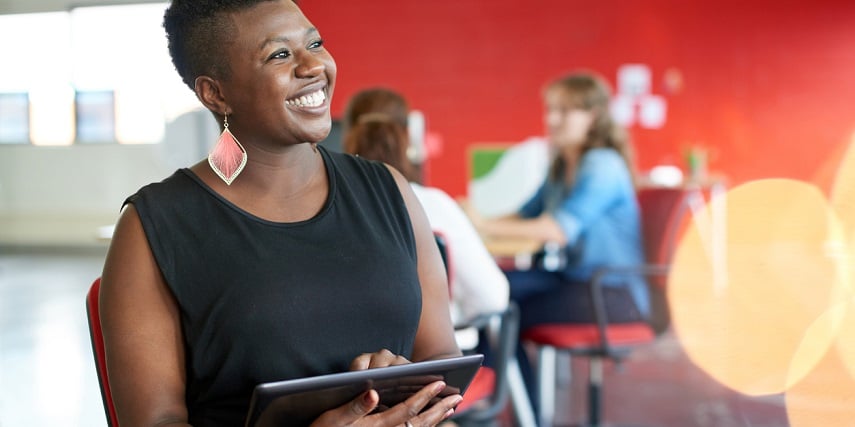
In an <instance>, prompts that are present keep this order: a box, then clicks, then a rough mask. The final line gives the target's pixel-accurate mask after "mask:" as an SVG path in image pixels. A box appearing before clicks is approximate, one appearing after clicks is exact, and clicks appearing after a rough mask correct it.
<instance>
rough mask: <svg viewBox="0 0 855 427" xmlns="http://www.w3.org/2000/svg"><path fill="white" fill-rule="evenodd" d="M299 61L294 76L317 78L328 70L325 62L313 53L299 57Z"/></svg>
mask: <svg viewBox="0 0 855 427" xmlns="http://www.w3.org/2000/svg"><path fill="white" fill-rule="evenodd" d="M298 60H299V63H298V65H297V68H296V69H295V70H294V74H295V75H296V76H297V77H299V78H306V77H315V76H317V75H320V74H321V73H323V72H324V70H325V69H326V66H325V65H324V62H323V61H321V60H320V58H318V57H316V56H315V55H312V54H311V53H304V54H302V55H299V56H298Z"/></svg>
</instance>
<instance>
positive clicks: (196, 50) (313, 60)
mask: <svg viewBox="0 0 855 427" xmlns="http://www.w3.org/2000/svg"><path fill="white" fill-rule="evenodd" d="M164 27H165V29H166V32H167V36H168V39H169V51H170V54H171V56H172V59H173V62H174V64H175V67H176V69H177V70H178V73H179V74H180V75H181V78H182V80H183V81H184V83H185V84H186V85H187V86H188V87H189V88H190V89H192V90H193V91H194V92H195V94H196V96H197V97H198V99H199V100H200V101H201V102H202V104H203V105H204V106H205V107H206V108H207V109H208V110H210V111H211V113H212V114H213V115H214V117H215V118H216V119H217V120H218V121H219V122H220V123H222V131H223V133H222V136H221V137H220V141H219V142H218V146H217V147H215V149H214V150H213V151H212V155H211V156H209V159H208V160H202V161H200V162H198V163H196V164H195V165H193V166H191V167H189V168H186V169H181V170H179V171H178V172H176V173H175V174H173V175H172V176H170V177H168V178H166V179H165V180H163V181H162V182H159V183H154V184H150V185H148V186H145V187H143V188H142V189H140V190H139V191H138V192H137V193H135V194H133V195H132V196H131V197H129V198H128V199H127V200H126V201H125V203H124V209H123V212H122V214H121V217H120V219H119V222H118V223H117V226H116V230H115V234H114V236H113V239H112V241H111V244H110V250H109V253H108V256H107V260H106V263H105V266H104V272H103V280H102V282H101V305H100V306H101V319H102V324H103V329H104V343H105V351H106V355H107V360H108V371H109V376H110V381H111V388H112V394H113V399H114V402H115V405H116V411H117V413H118V416H119V419H120V423H121V424H122V425H163V424H170V425H186V424H188V423H189V424H193V425H205V426H218V425H240V424H242V423H243V422H244V418H245V416H246V412H247V409H248V405H249V399H250V395H251V393H252V390H253V388H254V387H255V385H256V384H258V383H261V382H270V381H279V380H286V379H293V378H301V377H306V376H313V375H322V374H329V373H334V372H340V371H346V370H359V369H367V368H375V367H381V366H387V365H395V364H403V363H409V362H410V361H422V360H428V359H437V358H446V357H451V356H456V355H459V354H460V351H459V349H458V348H457V345H456V344H455V341H454V335H453V329H452V326H451V321H450V316H449V313H448V292H447V283H446V278H445V275H444V273H443V271H444V269H443V266H442V261H441V258H440V256H439V253H438V250H437V248H436V245H435V244H434V238H433V234H432V232H431V229H430V226H429V224H428V221H427V219H426V217H425V214H424V212H423V211H422V210H421V207H420V206H419V204H418V202H417V201H416V199H415V196H414V195H413V193H412V190H411V189H410V188H409V185H408V183H407V182H406V180H405V179H404V178H403V177H402V176H401V175H400V174H399V173H398V172H396V171H395V170H393V169H391V168H388V167H386V166H384V165H382V164H380V163H376V162H369V161H366V160H363V159H359V158H356V157H352V156H349V155H345V154H339V153H332V152H328V151H326V150H325V149H324V148H322V147H318V146H317V143H318V142H319V141H321V140H322V139H323V138H325V137H326V136H327V134H328V133H329V131H330V126H331V120H330V98H331V96H332V94H333V88H334V87H335V77H336V66H335V62H334V61H333V58H332V56H331V55H330V54H329V52H327V50H326V48H325V47H324V44H323V39H322V38H321V35H320V32H319V31H318V30H317V29H316V28H314V27H313V26H312V24H311V23H310V22H309V21H308V19H307V18H306V17H305V16H304V15H303V14H302V12H301V11H300V9H299V8H298V7H297V6H296V4H295V3H293V2H292V1H290V0H274V1H269V0H268V1H257V0H256V1H235V0H232V1H226V0H223V1H199V0H176V1H173V2H172V4H171V5H170V7H169V8H168V9H167V11H166V15H165V20H164ZM238 140H239V141H240V142H238ZM234 165H238V166H234ZM221 169H227V171H226V173H224V172H223V170H221ZM377 259H383V260H384V264H383V268H377V263H376V260H377ZM319 313H325V314H324V317H323V319H320V318H318V317H317V316H319ZM250 331H251V333H247V332H250ZM444 387H445V384H444V383H442V382H441V381H439V382H435V383H432V384H430V385H428V386H426V387H424V388H423V389H422V390H421V391H419V392H418V393H416V394H414V395H413V396H412V397H411V398H409V399H407V400H406V401H405V402H403V403H401V404H399V405H396V406H394V407H392V408H390V409H389V410H387V411H384V412H382V413H373V412H372V411H373V410H374V408H375V407H376V406H377V405H378V403H379V402H378V399H379V398H378V395H377V393H376V391H374V390H369V391H367V392H366V393H364V394H362V395H360V396H358V397H357V398H355V399H354V400H353V401H352V402H349V403H347V404H345V405H343V406H341V407H339V408H329V411H327V412H326V413H324V414H323V415H321V416H320V417H319V418H318V419H317V420H316V421H315V422H314V423H313V425H317V426H325V425H344V424H350V425H402V424H406V425H411V426H426V425H435V424H437V423H439V422H440V421H442V420H443V419H445V418H447V417H448V416H450V415H451V414H452V413H453V408H454V407H455V405H457V404H458V403H459V402H460V400H461V396H459V395H457V394H452V395H449V396H447V397H444V398H443V399H441V400H440V401H439V402H438V403H436V404H433V406H431V407H430V409H427V410H425V411H424V412H420V411H421V409H422V408H424V407H425V406H426V405H427V404H428V403H429V402H430V403H434V402H431V400H432V399H434V398H435V397H436V396H438V395H439V393H440V392H441V391H442V390H443V388H444ZM413 414H417V415H415V416H413Z"/></svg>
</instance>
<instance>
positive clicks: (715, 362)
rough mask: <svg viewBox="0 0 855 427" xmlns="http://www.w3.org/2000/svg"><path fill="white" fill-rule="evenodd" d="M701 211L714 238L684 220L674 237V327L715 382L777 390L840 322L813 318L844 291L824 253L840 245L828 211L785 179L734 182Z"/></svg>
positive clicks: (807, 365)
mask: <svg viewBox="0 0 855 427" xmlns="http://www.w3.org/2000/svg"><path fill="white" fill-rule="evenodd" d="M716 204H724V205H716ZM704 209H705V210H706V211H705V212H702V214H703V215H701V216H700V217H706V218H711V220H712V221H724V224H723V225H721V226H720V227H718V230H719V235H715V236H713V235H704V234H702V231H703V232H707V230H709V229H710V228H708V227H697V226H696V225H695V224H691V225H690V226H689V227H688V229H687V231H686V233H685V235H684V236H683V238H682V240H681V242H680V245H679V247H678V249H677V252H676V253H675V257H674V263H673V270H672V273H671V276H670V278H669V283H668V297H669V301H670V306H671V310H672V321H673V326H674V330H675V331H676V333H677V335H678V337H679V339H680V341H681V343H682V344H683V346H684V347H685V349H686V352H687V354H688V355H689V357H690V358H691V359H692V361H693V362H694V363H695V364H697V365H698V366H699V367H701V368H702V369H703V370H704V371H706V372H707V373H708V374H709V375H711V376H712V377H713V378H715V379H716V380H717V381H719V382H721V383H722V384H724V385H726V386H728V387H730V388H733V389H735V390H737V391H739V392H742V393H745V394H750V395H759V394H771V393H780V392H783V391H785V390H787V389H788V388H789V387H790V386H791V385H793V384H795V383H796V382H798V381H799V380H801V379H802V378H804V376H805V375H807V373H808V372H810V371H811V370H812V369H813V368H814V366H816V364H817V362H818V361H819V360H820V359H821V358H822V357H823V356H824V355H825V354H826V353H827V350H828V348H829V347H830V345H831V343H832V342H833V340H834V338H835V336H836V334H837V333H838V330H839V327H840V321H839V319H840V317H839V316H837V317H835V316H826V317H824V318H823V319H822V320H821V321H818V319H820V317H821V316H822V315H823V314H824V313H825V312H826V311H827V310H828V309H829V308H830V307H832V306H833V305H834V304H836V303H838V302H840V301H841V300H842V298H843V296H844V292H843V289H842V287H841V286H840V284H841V280H842V279H841V277H842V275H841V271H840V270H841V269H840V263H839V260H836V259H835V256H834V254H833V253H830V252H833V251H829V248H840V247H844V246H845V242H843V241H842V238H841V237H840V234H841V233H840V228H839V224H837V221H836V219H835V218H836V217H835V215H834V213H833V211H832V210H831V209H830V208H829V204H828V202H827V201H826V199H825V197H824V196H823V195H822V194H821V193H820V192H819V191H818V190H817V189H816V188H815V187H813V186H811V185H808V184H805V183H802V182H799V181H793V180H785V179H769V180H762V181H754V182H750V183H747V184H745V185H742V186H739V187H736V188H734V189H733V190H731V191H729V192H728V193H727V194H726V195H725V196H723V197H720V198H717V199H714V200H712V201H711V203H710V205H708V206H707V207H705V208H704ZM715 212H719V213H723V215H718V216H719V217H718V218H717V217H715V216H713V214H714V213H715ZM713 228H715V227H713ZM712 239H724V241H723V242H722V243H723V244H718V245H715V244H711V243H710V242H711V241H712ZM716 248H720V249H716Z"/></svg>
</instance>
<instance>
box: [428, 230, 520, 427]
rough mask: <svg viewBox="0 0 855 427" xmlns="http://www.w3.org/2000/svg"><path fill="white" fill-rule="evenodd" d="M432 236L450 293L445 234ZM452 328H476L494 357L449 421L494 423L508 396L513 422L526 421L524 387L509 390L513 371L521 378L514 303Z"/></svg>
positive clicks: (481, 371)
mask: <svg viewBox="0 0 855 427" xmlns="http://www.w3.org/2000/svg"><path fill="white" fill-rule="evenodd" d="M434 236H435V237H436V243H437V246H438V247H439V252H440V255H441V256H442V260H443V262H444V263H445V268H446V273H447V274H448V276H449V294H451V292H453V290H452V289H451V282H450V280H451V279H450V278H451V272H452V271H453V267H454V266H453V265H452V263H451V257H450V248H449V247H448V242H447V240H446V238H445V236H443V235H442V234H441V233H439V232H435V233H434ZM455 328H456V329H457V330H460V329H467V328H473V329H476V330H478V331H479V334H480V335H481V336H486V337H488V342H489V346H490V347H489V348H490V354H491V355H493V356H494V360H492V363H491V365H492V366H482V367H481V369H480V370H479V371H478V373H477V374H476V376H475V378H474V379H473V381H472V383H471V384H470V386H469V388H468V389H467V391H466V394H465V395H464V396H463V402H461V403H460V405H458V407H457V411H456V412H455V414H454V416H452V420H454V422H456V423H457V424H459V425H463V426H489V425H494V424H496V423H497V419H498V418H499V416H500V415H501V414H502V412H503V411H504V410H505V409H506V408H507V404H508V398H509V397H510V398H512V400H513V403H514V409H515V411H514V413H515V415H516V418H517V425H526V424H530V421H529V420H531V419H533V417H532V415H531V414H532V412H531V404H530V402H529V400H528V395H527V393H526V390H525V386H524V385H523V384H522V383H520V384H518V385H517V386H516V387H513V394H512V393H511V391H512V390H511V389H512V387H511V380H510V378H511V377H512V376H513V375H515V374H516V375H517V377H519V378H520V379H521V377H520V376H519V371H518V369H519V367H518V365H517V364H516V354H515V352H516V346H517V339H518V337H519V310H518V309H517V306H516V304H514V303H513V302H511V303H510V304H509V305H508V307H507V308H506V309H505V310H502V311H498V312H494V313H485V314H482V315H479V316H477V317H475V318H474V319H472V320H469V321H467V322H466V323H465V324H461V325H456V326H455ZM515 369H516V370H515ZM521 412H526V414H521Z"/></svg>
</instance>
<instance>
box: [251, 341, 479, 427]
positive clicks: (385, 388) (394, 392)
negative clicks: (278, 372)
mask: <svg viewBox="0 0 855 427" xmlns="http://www.w3.org/2000/svg"><path fill="white" fill-rule="evenodd" d="M483 360H484V356H483V355H481V354H475V355H470V356H460V357H452V358H448V359H439V360H428V361H424V362H414V363H409V364H406V365H394V366H388V367H383V368H374V369H366V370H362V371H349V372H342V373H337V374H329V375H319V376H315V377H307V378H299V379H294V380H285V381H277V382H269V383H262V384H259V385H257V386H256V387H255V390H254V391H253V393H252V399H251V400H250V403H249V412H248V413H247V418H246V424H245V425H246V426H247V427H268V426H277V427H281V426H286V427H290V426H307V425H309V424H311V423H312V422H313V421H314V420H315V419H316V418H317V417H318V416H320V415H321V414H322V413H324V412H325V411H328V410H330V409H333V408H336V407H339V406H341V405H343V404H345V403H347V402H349V401H351V400H353V399H354V398H356V396H359V395H360V394H361V393H363V392H365V391H367V390H369V389H374V390H376V391H377V393H378V394H379V395H380V404H379V405H378V410H384V409H386V408H389V407H391V406H394V405H396V404H398V403H400V402H402V401H404V400H406V399H407V398H408V397H410V396H412V395H413V394H415V393H416V392H418V391H419V390H421V389H422V388H423V387H424V386H426V385H428V384H430V383H432V382H434V381H439V380H442V381H445V383H446V387H445V390H443V391H442V392H441V393H440V394H439V395H438V396H437V397H436V398H435V401H439V400H440V399H441V398H443V397H445V396H449V395H452V394H463V393H464V392H465V391H466V388H467V387H468V386H469V383H470V382H471V381H472V378H473V377H474V376H475V373H476V372H477V371H478V368H480V367H481V362H482V361H483Z"/></svg>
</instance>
